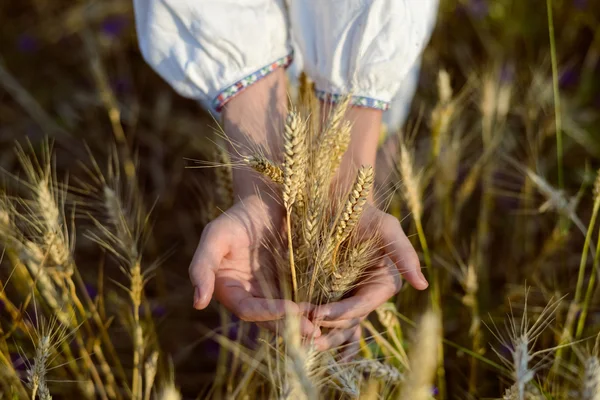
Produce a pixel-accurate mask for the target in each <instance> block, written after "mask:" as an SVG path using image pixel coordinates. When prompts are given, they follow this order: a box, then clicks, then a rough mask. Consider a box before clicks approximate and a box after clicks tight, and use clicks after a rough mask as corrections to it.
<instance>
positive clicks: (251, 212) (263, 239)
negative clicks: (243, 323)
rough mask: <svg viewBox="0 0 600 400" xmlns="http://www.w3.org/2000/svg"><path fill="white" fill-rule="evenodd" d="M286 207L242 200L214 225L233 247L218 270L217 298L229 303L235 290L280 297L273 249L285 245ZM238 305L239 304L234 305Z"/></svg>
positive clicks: (256, 198)
mask: <svg viewBox="0 0 600 400" xmlns="http://www.w3.org/2000/svg"><path fill="white" fill-rule="evenodd" d="M282 218H283V210H282V209H281V207H279V206H277V205H272V204H268V203H267V202H265V201H263V200H262V199H260V198H258V197H252V198H249V199H245V200H244V201H241V202H238V203H237V204H236V205H234V206H233V207H231V208H230V209H229V210H227V211H226V212H225V213H224V214H223V215H221V216H220V217H219V218H217V220H215V222H214V224H213V225H216V226H217V228H216V229H218V230H219V232H217V233H218V234H219V235H220V236H221V237H222V239H223V241H224V242H225V243H228V244H229V249H228V251H227V252H226V254H225V256H224V257H223V258H222V260H221V263H220V265H219V267H218V269H217V271H216V273H215V297H216V299H217V300H219V301H220V302H221V303H223V304H225V305H226V306H228V305H230V303H231V301H234V300H237V297H235V296H233V298H232V292H233V293H235V292H240V293H241V292H245V293H249V294H250V295H252V296H253V297H255V298H271V299H273V298H280V296H281V293H280V290H279V287H278V285H277V279H276V274H275V263H274V258H273V249H277V248H281V245H282V241H281V234H280V232H281V231H280V228H281V223H282ZM231 306H233V307H229V308H236V306H238V305H235V304H234V305H231Z"/></svg>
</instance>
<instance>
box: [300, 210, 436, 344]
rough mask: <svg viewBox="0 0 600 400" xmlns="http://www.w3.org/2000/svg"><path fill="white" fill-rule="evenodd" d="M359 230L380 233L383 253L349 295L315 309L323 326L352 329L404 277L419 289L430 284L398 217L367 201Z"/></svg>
mask: <svg viewBox="0 0 600 400" xmlns="http://www.w3.org/2000/svg"><path fill="white" fill-rule="evenodd" d="M359 230H360V231H361V235H365V236H366V237H372V236H374V235H379V237H380V238H381V240H382V242H383V248H382V252H381V257H379V258H378V260H379V261H377V262H376V263H375V264H374V265H373V266H372V267H371V268H370V269H369V271H368V274H367V275H366V278H365V279H364V281H363V282H361V283H360V284H359V286H358V287H357V289H356V290H355V291H354V292H353V293H352V295H351V296H350V297H348V298H346V299H343V300H341V301H338V302H334V303H329V304H324V305H321V306H318V307H315V308H314V309H313V310H312V313H311V314H312V321H313V322H314V323H315V324H317V325H319V326H321V327H327V328H337V329H343V330H351V329H352V328H353V327H355V326H356V325H358V324H360V322H361V321H362V320H364V319H365V318H366V317H367V316H368V315H369V314H370V313H371V311H374V310H375V309H376V308H377V307H379V306H380V305H381V304H383V303H385V302H386V301H387V300H388V299H389V298H390V297H392V296H393V295H395V294H396V293H398V291H399V290H400V287H401V286H402V285H401V277H404V279H406V281H407V282H408V283H410V284H411V285H412V286H413V287H414V288H415V289H417V290H424V289H426V288H427V286H428V285H429V284H428V283H427V280H426V279H425V277H424V276H423V274H422V273H421V268H420V263H419V258H418V256H417V253H416V252H415V249H414V248H413V246H412V245H411V243H410V241H409V240H408V238H407V237H406V234H405V233H404V231H403V230H402V227H401V226H400V222H399V221H398V220H397V219H396V218H394V217H393V216H391V215H389V214H386V213H384V212H383V211H381V210H379V209H377V208H375V207H374V206H372V205H368V206H367V207H366V208H365V210H364V214H363V216H362V218H361V220H360V221H359ZM328 336H330V335H328ZM326 340H328V339H327V337H322V338H319V339H317V340H315V343H321V342H325V341H326ZM342 343H343V342H342ZM340 344H341V343H340ZM323 346H329V343H326V342H325V343H323Z"/></svg>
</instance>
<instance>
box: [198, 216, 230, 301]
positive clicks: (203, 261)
mask: <svg viewBox="0 0 600 400" xmlns="http://www.w3.org/2000/svg"><path fill="white" fill-rule="evenodd" d="M229 249H230V243H229V238H228V235H225V234H224V233H223V231H222V230H221V228H220V225H219V223H218V222H217V220H215V221H213V222H211V223H209V224H208V225H207V226H206V227H205V228H204V230H203V231H202V236H201V237H200V243H199V244H198V247H197V248H196V252H195V253H194V258H193V259H192V262H191V264H190V267H189V271H188V272H189V275H190V280H191V282H192V285H193V286H194V308H196V309H198V310H202V309H204V308H206V306H208V303H210V299H211V298H212V295H213V292H214V287H215V273H216V271H217V270H218V269H219V265H220V264H221V261H222V260H223V257H225V256H226V255H227V253H228V252H229Z"/></svg>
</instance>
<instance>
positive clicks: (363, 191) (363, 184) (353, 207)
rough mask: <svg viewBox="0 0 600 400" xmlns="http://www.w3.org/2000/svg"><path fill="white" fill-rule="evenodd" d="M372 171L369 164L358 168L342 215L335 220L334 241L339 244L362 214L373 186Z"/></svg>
mask: <svg viewBox="0 0 600 400" xmlns="http://www.w3.org/2000/svg"><path fill="white" fill-rule="evenodd" d="M373 180H374V173H373V167H371V166H370V165H363V166H362V167H360V168H359V170H358V174H357V176H356V181H355V182H354V185H353V186H352V190H350V195H349V196H348V200H346V204H345V205H344V210H343V211H342V215H341V217H340V219H339V220H338V222H337V225H336V228H335V243H336V245H339V244H340V243H341V242H343V241H344V240H346V239H347V238H348V236H349V235H350V233H351V232H352V229H354V227H355V226H356V223H357V222H358V219H359V218H360V216H361V214H362V210H363V207H364V205H365V203H366V202H367V198H368V197H369V194H370V193H371V188H372V187H373Z"/></svg>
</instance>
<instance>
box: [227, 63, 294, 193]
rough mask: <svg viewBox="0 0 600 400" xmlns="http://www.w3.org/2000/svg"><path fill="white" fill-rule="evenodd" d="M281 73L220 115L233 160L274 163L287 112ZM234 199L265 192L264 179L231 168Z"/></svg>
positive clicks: (263, 81) (257, 85)
mask: <svg viewBox="0 0 600 400" xmlns="http://www.w3.org/2000/svg"><path fill="white" fill-rule="evenodd" d="M285 79H286V78H285V70H284V69H282V68H279V69H277V70H275V71H274V72H273V73H271V74H269V75H268V76H266V77H265V78H263V79H261V80H260V81H258V82H256V83H255V84H253V85H251V86H250V87H248V88H247V89H246V90H244V91H243V92H241V93H240V94H238V95H237V96H236V97H235V98H233V99H232V100H231V101H230V102H229V103H228V104H227V106H226V107H225V108H224V111H223V128H224V130H225V134H226V135H227V138H228V139H229V141H230V148H229V150H230V152H231V154H232V155H233V156H234V157H235V156H247V155H252V154H257V153H259V154H264V153H266V154H267V156H268V157H269V158H271V159H275V160H277V159H278V158H280V154H281V144H282V140H281V132H282V129H283V123H284V121H285V115H286V112H287V111H286V110H287V95H286V80H285ZM233 183H234V190H235V194H236V197H241V198H243V197H246V196H249V195H254V194H256V193H257V190H258V191H261V190H262V189H266V188H267V184H266V182H265V181H264V179H263V178H262V177H261V176H259V174H257V173H256V172H254V171H252V170H251V169H249V168H235V169H234V170H233Z"/></svg>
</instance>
